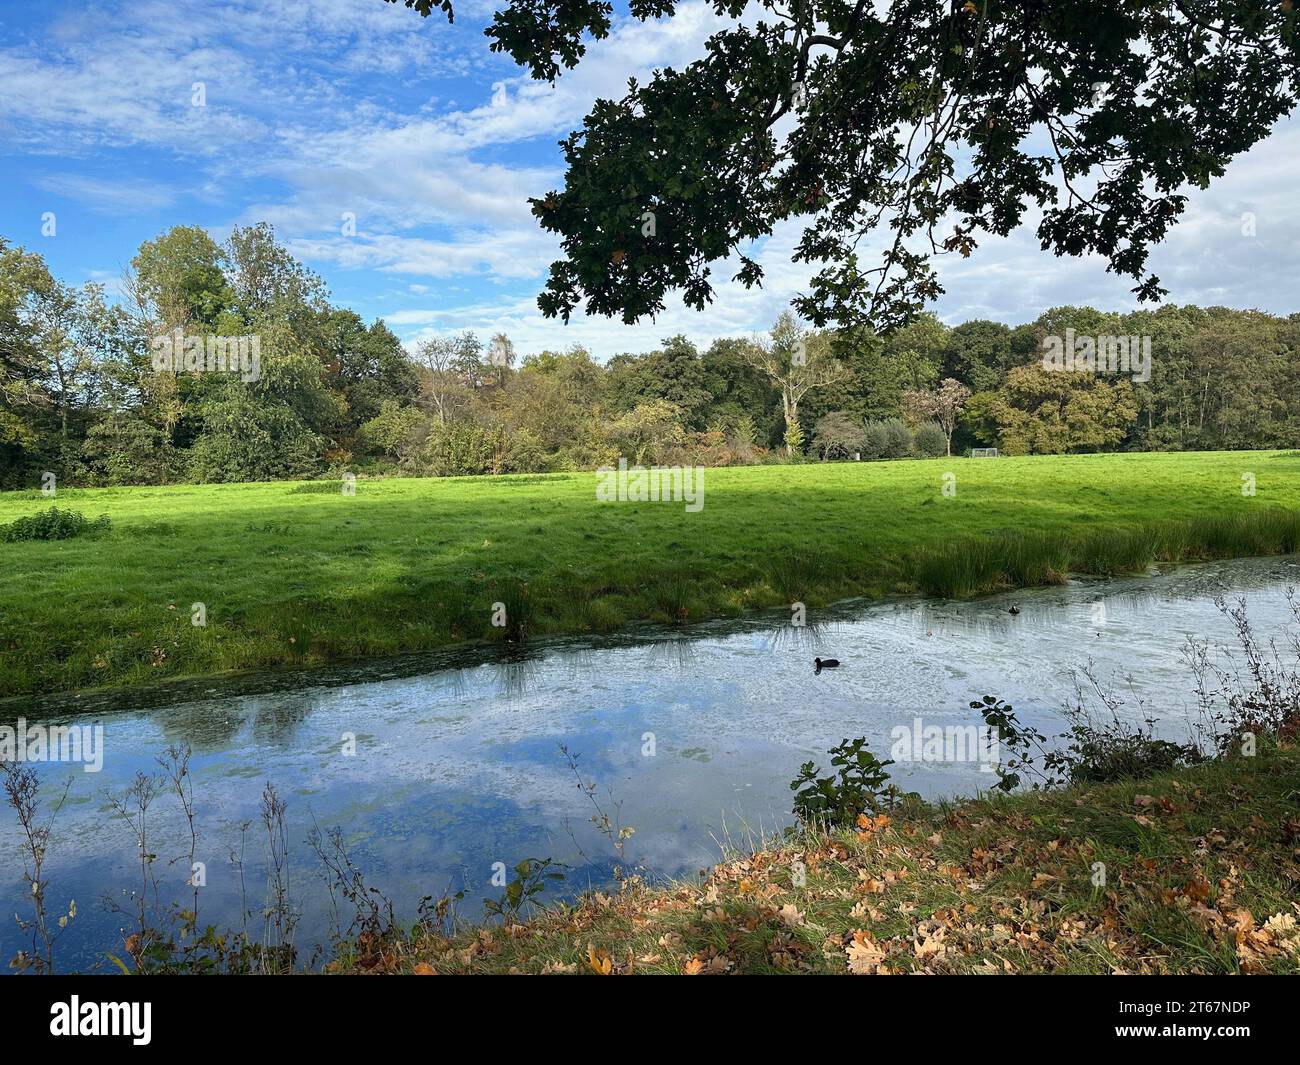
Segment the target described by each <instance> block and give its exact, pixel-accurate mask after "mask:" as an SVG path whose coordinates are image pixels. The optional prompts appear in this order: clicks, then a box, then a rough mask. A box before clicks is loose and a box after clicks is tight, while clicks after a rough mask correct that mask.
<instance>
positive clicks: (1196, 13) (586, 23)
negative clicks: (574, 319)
mask: <svg viewBox="0 0 1300 1065" xmlns="http://www.w3.org/2000/svg"><path fill="white" fill-rule="evenodd" d="M388 2H390V3H396V2H398V0H388ZM403 2H404V3H405V4H406V6H407V7H411V8H414V9H415V10H417V11H418V12H419V13H420V14H421V15H425V16H427V15H429V14H430V13H431V12H432V11H433V10H435V9H438V10H442V11H444V12H445V13H446V14H447V15H448V17H451V13H452V4H451V2H450V0H403ZM713 6H714V9H715V10H716V11H717V12H718V13H719V14H721V15H724V16H730V17H731V18H733V19H734V20H736V21H735V22H734V23H733V24H731V25H730V26H728V27H727V28H724V29H722V30H719V31H718V32H716V33H714V34H713V35H712V36H710V37H709V38H708V40H707V41H705V42H703V48H704V55H703V57H702V58H700V59H699V60H697V61H695V62H692V63H689V64H687V65H686V66H685V67H684V68H683V69H681V70H675V69H672V68H666V69H661V70H657V71H655V73H654V74H653V76H652V77H651V78H650V80H649V81H648V82H647V83H645V84H639V83H638V82H636V81H635V80H632V81H629V84H628V91H627V93H626V95H624V96H623V97H622V98H621V99H618V100H598V101H597V102H596V104H595V106H594V107H593V108H592V110H591V113H590V114H589V115H587V117H586V120H585V122H584V123H583V126H582V128H581V129H579V130H576V131H574V132H573V133H572V134H571V135H570V136H569V137H568V138H567V139H566V140H565V141H564V142H563V149H564V155H565V159H566V162H567V166H568V170H567V174H566V179H565V186H564V188H563V189H560V190H557V191H553V192H550V193H548V194H547V195H545V196H542V197H539V198H538V199H536V200H533V201H532V206H533V211H534V213H535V214H536V216H537V218H538V219H539V221H540V223H541V225H542V226H543V227H544V228H545V229H547V230H549V231H551V232H553V233H556V234H557V235H558V236H559V237H560V239H561V244H562V248H563V253H564V254H563V258H561V259H560V260H558V261H557V262H555V263H554V264H552V266H551V270H550V276H549V279H548V280H547V282H546V286H545V289H544V291H543V292H542V294H541V295H540V297H539V301H538V302H539V305H540V307H541V309H542V311H543V312H544V313H545V314H547V315H550V316H560V317H562V318H564V319H566V320H567V319H568V317H569V315H570V314H571V313H572V312H573V311H574V310H575V309H577V308H579V307H585V309H586V310H587V311H588V312H590V313H597V314H603V315H617V316H621V317H622V318H623V320H624V321H627V322H634V321H637V320H639V319H641V318H644V317H646V316H653V315H654V314H655V313H656V312H658V311H660V310H662V309H663V308H664V306H665V299H666V298H667V296H668V295H669V294H670V293H673V292H680V294H681V297H682V299H683V300H684V301H685V302H686V304H687V305H688V306H691V307H695V308H697V309H698V308H703V307H704V306H705V305H706V304H707V303H708V302H709V301H710V300H711V298H712V296H713V293H714V286H715V284H716V281H715V277H714V273H713V270H714V268H715V266H717V265H718V264H732V265H733V266H734V268H735V274H734V277H735V278H736V279H738V280H739V281H741V282H743V283H744V284H746V285H754V284H758V283H760V282H761V280H762V278H763V270H762V267H761V266H760V265H759V263H758V262H756V261H755V259H754V258H753V257H752V256H751V254H750V252H751V250H752V248H751V246H752V242H753V241H755V240H757V239H759V238H762V237H764V236H766V235H768V234H770V233H771V232H772V230H773V227H774V226H776V225H777V224H778V223H780V222H784V221H786V220H790V219H797V220H799V221H800V222H802V224H803V226H804V229H803V236H802V239H801V240H800V242H799V244H798V246H797V249H796V252H795V259H796V261H799V262H804V263H808V264H810V266H811V267H813V268H815V269H816V273H815V274H814V276H813V279H812V282H811V285H810V288H809V290H808V291H807V292H805V293H803V294H802V295H800V296H799V298H798V299H797V300H796V302H795V307H796V310H797V311H798V312H799V313H800V314H801V316H802V317H804V318H805V319H807V320H809V321H810V322H812V323H813V324H815V325H824V324H826V323H827V322H832V321H833V322H837V323H839V324H841V325H848V324H852V323H855V322H867V323H870V324H871V326H872V327H873V328H874V329H875V330H876V331H877V332H887V331H888V330H889V329H891V328H893V327H894V326H896V325H898V324H900V323H902V322H905V321H907V320H909V319H910V318H912V317H914V316H915V315H916V314H917V313H918V312H919V311H920V310H922V309H923V307H924V306H925V305H926V303H927V302H929V301H930V300H933V299H934V298H935V297H936V296H937V295H939V294H940V293H941V292H942V288H941V286H940V284H939V282H938V279H937V276H936V273H935V268H934V258H935V256H937V255H941V254H946V253H954V254H959V255H963V256H969V255H971V254H972V253H973V252H974V251H975V249H976V247H977V245H978V243H979V241H980V240H981V239H983V238H984V237H985V236H986V235H990V234H992V235H1000V236H1001V235H1006V234H1008V233H1010V232H1011V231H1012V230H1014V229H1016V228H1017V227H1019V226H1021V225H1022V224H1026V223H1029V222H1031V221H1033V220H1035V219H1036V227H1037V235H1038V238H1039V240H1040V242H1041V244H1042V247H1043V248H1044V249H1045V250H1049V251H1051V252H1053V253H1054V254H1056V255H1085V254H1094V255H1098V256H1101V257H1103V258H1104V259H1105V261H1106V262H1107V264H1108V268H1109V269H1110V270H1111V271H1114V272H1116V273H1118V274H1121V275H1124V276H1127V277H1130V278H1132V279H1133V280H1134V282H1135V288H1134V291H1135V292H1136V294H1137V295H1138V296H1139V298H1140V299H1142V300H1152V299H1155V298H1157V297H1159V296H1160V295H1161V294H1162V293H1163V289H1162V288H1161V285H1160V281H1159V278H1157V277H1156V276H1154V275H1153V274H1152V273H1151V272H1150V271H1149V270H1148V268H1147V258H1148V253H1149V251H1150V248H1151V247H1152V245H1154V244H1155V243H1157V242H1158V241H1160V240H1161V239H1162V238H1163V237H1164V236H1165V235H1166V234H1167V233H1168V232H1169V229H1170V227H1171V226H1173V225H1174V224H1175V222H1176V221H1177V219H1178V217H1179V215H1180V214H1181V213H1182V212H1183V210H1184V207H1185V204H1186V196H1185V193H1184V190H1185V189H1186V188H1188V187H1195V188H1204V187H1206V186H1208V185H1209V183H1210V182H1211V180H1213V179H1214V178H1216V177H1219V176H1221V175H1222V174H1223V172H1224V169H1225V167H1226V166H1227V164H1228V162H1229V161H1230V160H1231V159H1232V158H1233V157H1234V156H1237V155H1239V154H1240V153H1242V152H1244V151H1246V150H1247V149H1248V148H1250V147H1251V146H1252V145H1253V144H1255V143H1256V142H1258V141H1259V140H1261V139H1262V138H1264V137H1265V136H1267V134H1268V132H1269V130H1270V128H1271V127H1272V125H1273V123H1275V122H1276V121H1277V120H1278V119H1280V118H1282V117H1283V116H1285V115H1287V114H1289V113H1290V111H1291V110H1292V108H1293V107H1294V106H1295V102H1296V96H1297V90H1298V89H1300V35H1298V34H1297V17H1298V16H1297V12H1296V10H1295V7H1294V5H1293V3H1292V0H1116V2H1114V3H1108V4H1067V3H1052V2H1044V0H1038V2H1018V3H998V2H993V0H967V2H964V3H963V2H960V0H952V2H948V3H940V2H936V0H887V2H882V3H878V4H869V3H867V2H866V0H795V2H794V3H789V4H787V3H784V2H778V0H714V4H713ZM675 8H676V3H675V0H631V2H630V3H629V7H628V10H629V13H630V15H631V17H632V18H634V19H640V20H646V19H654V18H659V17H662V16H666V15H671V14H672V13H673V12H674V10H675ZM613 14H614V8H613V5H612V4H611V3H608V2H606V0H510V2H509V3H508V4H507V5H506V6H505V7H503V8H501V9H500V10H499V11H498V12H497V13H496V15H495V17H494V19H493V20H492V23H491V25H489V26H488V28H487V29H486V31H485V32H486V34H487V36H488V37H489V39H490V40H491V48H492V50H493V51H497V52H504V53H506V54H507V55H509V56H510V57H511V58H513V59H514V60H515V62H517V63H519V64H520V65H522V66H525V67H527V68H528V70H529V72H530V74H531V75H532V77H534V78H536V79H539V80H543V81H554V80H555V79H556V78H557V77H558V76H560V74H561V72H562V70H564V69H569V68H572V67H574V66H576V65H577V64H578V62H579V61H580V60H581V59H582V57H583V55H584V53H585V50H586V47H587V42H589V41H590V40H592V39H601V38H604V37H607V36H608V35H609V34H610V32H611V28H612V19H613ZM870 240H878V241H880V242H882V244H883V247H882V249H881V250H880V251H878V252H875V251H866V250H864V249H863V243H864V241H870Z"/></svg>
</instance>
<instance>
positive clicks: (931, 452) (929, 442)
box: [912, 422, 948, 459]
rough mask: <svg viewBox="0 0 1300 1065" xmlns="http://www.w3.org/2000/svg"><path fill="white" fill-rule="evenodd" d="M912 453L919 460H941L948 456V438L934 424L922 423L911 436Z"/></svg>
mask: <svg viewBox="0 0 1300 1065" xmlns="http://www.w3.org/2000/svg"><path fill="white" fill-rule="evenodd" d="M912 453H913V454H914V455H916V457H917V458H919V459H937V458H942V457H943V456H945V455H947V454H948V437H947V435H946V434H945V433H944V431H943V429H942V428H940V427H939V426H938V425H936V424H935V423H934V422H924V423H923V424H921V425H918V426H917V427H916V432H915V434H913V436H912Z"/></svg>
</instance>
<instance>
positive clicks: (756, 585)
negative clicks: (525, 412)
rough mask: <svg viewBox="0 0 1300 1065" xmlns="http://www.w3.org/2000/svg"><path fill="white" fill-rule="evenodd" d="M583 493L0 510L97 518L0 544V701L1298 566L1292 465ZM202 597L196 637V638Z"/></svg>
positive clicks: (771, 473) (936, 474) (928, 465)
mask: <svg viewBox="0 0 1300 1065" xmlns="http://www.w3.org/2000/svg"><path fill="white" fill-rule="evenodd" d="M948 473H952V474H955V477H956V481H955V494H952V495H945V494H944V493H943V491H942V490H943V487H944V483H945V474H948ZM1244 473H1250V474H1253V475H1254V477H1255V479H1256V494H1255V495H1254V496H1251V497H1247V496H1244V495H1243V493H1242V484H1243V480H1242V476H1243V474H1244ZM595 485H596V477H595V475H594V474H592V473H569V474H553V475H544V476H515V477H484V478H445V479H391V480H377V481H360V482H358V484H357V487H356V494H355V495H354V496H345V495H343V494H342V493H341V491H340V486H339V484H338V482H308V483H302V482H299V483H292V482H280V483H259V484H231V485H177V486H172V487H142V488H109V489H86V490H76V489H65V490H61V491H60V492H59V494H58V498H57V499H56V500H50V499H47V498H46V497H44V496H42V495H41V494H40V493H39V492H35V491H31V492H17V493H5V494H0V524H7V523H9V522H12V521H14V520H15V519H17V518H20V517H23V516H26V515H31V514H35V513H37V512H39V511H43V510H45V509H47V508H48V507H49V506H50V505H51V504H52V503H53V504H55V505H57V506H58V507H60V508H71V509H73V510H77V511H80V512H81V513H83V514H84V515H85V516H86V517H87V518H90V519H93V518H96V517H98V516H99V515H101V514H105V515H107V516H108V517H109V519H110V521H111V527H110V528H109V530H108V531H107V532H105V533H101V534H98V535H88V536H82V537H78V538H75V539H69V540H56V541H19V542H9V543H6V542H2V541H0V696H5V695H15V694H25V693H41V692H51V691H66V690H74V689H85V688H96V687H113V686H131V685H138V684H141V683H147V682H150V681H156V680H162V679H165V678H174V677H182V676H196V675H207V674H214V673H218V672H223V671H229V670H249V669H259V668H265V667H278V666H295V667H301V666H304V665H311V664H317V663H324V662H327V661H332V660H339V659H346V658H356V657H367V656H376V655H390V654H398V653H403V652H410V651H420V650H429V649H434V648H438V647H443V646H447V645H449V644H452V643H457V642H464V641H475V640H485V641H486V640H503V639H516V640H517V639H526V638H528V637H529V636H535V635H541V634H552V633H585V632H600V631H608V630H612V629H614V628H617V627H618V626H620V625H623V624H626V623H629V622H633V621H639V620H650V621H660V622H672V623H684V622H688V621H694V620H699V619H703V618H705V617H710V616H725V615H735V614H739V613H741V612H744V611H747V610H752V609H757V608H764V607H777V606H788V605H789V604H790V603H791V602H792V601H795V600H799V601H803V602H805V603H807V604H808V606H809V607H810V608H812V610H813V612H812V613H811V614H810V616H809V620H810V621H811V620H815V617H816V615H815V608H816V606H818V605H821V604H825V603H827V602H829V601H831V600H833V599H837V598H844V597H846V596H851V595H879V594H887V593H890V592H910V591H920V592H925V593H932V594H944V595H972V594H978V593H980V592H985V591H989V590H992V589H994V588H997V587H1004V586H1008V585H1027V584H1036V583H1047V582H1052V581H1058V580H1060V579H1062V577H1063V575H1064V574H1065V573H1066V572H1069V571H1073V572H1092V573H1114V572H1124V571H1131V570H1136V569H1141V568H1143V567H1144V566H1146V565H1147V564H1148V563H1150V562H1151V561H1153V560H1157V559H1162V560H1178V559H1196V558H1209V557H1232V556H1245V555H1254V554H1270V553H1278V552H1291V551H1295V550H1297V549H1298V548H1300V453H1297V452H1214V453H1197V454H1120V455H1079V456H1056V457H1034V458H1002V459H996V460H971V459H961V458H952V459H937V460H932V461H901V462H880V463H839V464H819V465H801V466H762V467H744V468H730V469H710V470H707V471H705V475H704V486H705V491H704V507H703V509H702V510H701V511H699V512H698V513H687V512H686V510H685V507H684V505H683V504H681V503H669V502H659V503H634V502H621V503H602V502H598V501H597V499H596V496H595ZM194 603H203V604H204V605H205V607H206V621H207V623H206V626H203V627H198V626H195V625H193V624H192V623H191V605H192V604H194ZM494 603H504V604H505V608H506V609H505V614H506V618H507V621H508V624H507V625H506V626H505V627H499V626H494V625H493V613H494V610H493V604H494Z"/></svg>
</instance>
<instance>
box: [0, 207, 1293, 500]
mask: <svg viewBox="0 0 1300 1065" xmlns="http://www.w3.org/2000/svg"><path fill="white" fill-rule="evenodd" d="M121 292H122V296H121V298H112V299H110V298H109V297H108V295H107V293H106V291H105V288H104V286H102V285H100V284H95V283H88V284H85V285H81V286H73V285H68V284H65V283H63V282H62V281H60V280H58V279H57V278H55V277H54V276H53V275H52V274H51V272H50V270H49V269H48V267H47V265H46V264H45V262H44V260H43V259H42V257H41V256H40V255H39V254H36V253H34V252H31V251H27V250H25V249H24V248H22V247H18V246H14V245H12V244H10V243H9V242H7V241H4V240H3V238H0V488H6V489H18V488H35V487H39V486H40V485H41V483H42V478H43V477H44V476H45V475H46V474H48V473H53V474H54V475H55V476H56V478H57V483H58V484H59V485H64V486H81V485H118V484H165V483H173V482H179V481H202V482H207V481H253V480H273V479H281V478H303V477H314V476H328V475H337V474H339V473H341V472H344V471H351V472H357V473H375V474H380V473H403V474H411V475H464V474H483V473H540V472H549V471H558V470H574V469H592V468H595V467H597V466H600V465H604V464H607V463H613V462H616V461H617V458H618V457H625V458H627V459H628V460H629V461H632V462H640V463H661V464H672V463H682V464H686V463H694V464H702V465H731V464H743V463H755V462H799V461H811V460H828V459H843V458H854V457H861V458H866V459H871V458H903V457H908V456H920V457H924V456H930V455H942V454H945V453H946V452H947V451H948V450H949V449H950V448H951V449H954V450H956V451H961V450H962V449H965V448H969V447H997V448H999V449H1001V451H1002V452H1003V453H1005V454H1059V453H1067V452H1088V451H1120V450H1217V449H1246V448H1271V447H1295V446H1300V314H1292V315H1290V316H1289V317H1286V318H1282V317H1279V316H1276V315H1272V314H1266V313H1263V312H1260V311H1254V310H1233V309H1229V308H1223V307H1209V308H1201V307H1195V306H1176V305H1164V306H1161V307H1159V308H1157V309H1144V310H1139V311H1133V312H1126V313H1113V312H1107V311H1102V310H1097V309H1094V308H1091V307H1057V308H1053V309H1051V310H1049V311H1046V312H1044V313H1043V314H1042V315H1040V316H1039V317H1038V318H1037V319H1035V320H1034V321H1033V322H1030V323H1027V324H1024V325H1018V326H1007V325H1004V324H1002V323H998V322H992V321H984V320H976V321H968V322H963V323H962V324H960V325H956V326H948V325H945V324H944V323H942V322H941V321H939V320H938V318H936V317H935V316H934V315H932V314H928V313H923V314H921V315H919V316H918V317H916V318H914V319H913V320H912V321H911V322H910V323H908V324H906V325H904V326H902V327H900V328H898V329H895V330H893V331H891V332H890V333H888V334H887V335H883V336H882V335H877V334H875V333H874V332H872V331H871V330H869V329H867V328H864V327H855V328H850V329H841V330H817V329H810V328H806V327H804V326H803V325H802V324H800V323H799V322H798V321H797V320H796V319H795V318H794V317H793V316H792V315H790V314H783V315H781V317H780V318H779V319H778V320H777V322H776V323H775V324H774V325H773V327H772V328H771V330H770V331H769V332H768V333H767V334H765V335H763V336H756V337H747V338H736V337H726V338H720V339H717V340H715V341H713V343H711V344H710V345H708V347H706V348H703V349H701V348H700V347H699V346H697V345H696V344H694V343H693V342H692V341H690V340H689V339H687V338H686V337H684V336H681V335H678V336H672V337H668V338H666V339H665V340H664V341H663V342H662V345H661V346H660V347H659V348H658V349H656V350H654V351H651V352H648V353H644V354H614V355H612V356H611V357H609V358H607V359H605V360H604V361H603V362H602V361H598V359H597V358H596V357H595V356H594V355H593V354H592V353H591V352H589V351H587V350H585V349H584V348H582V347H580V346H577V345H575V346H572V347H570V348H567V349H565V350H562V351H543V352H540V353H537V354H531V355H528V356H527V357H525V358H523V359H522V360H521V359H519V358H518V357H517V356H516V353H515V351H514V347H513V345H512V344H511V342H510V340H509V338H508V337H506V336H504V335H502V334H498V335H497V336H495V337H491V338H480V337H478V336H476V335H475V334H473V333H472V332H464V333H461V334H460V335H456V336H441V337H435V338H433V339H429V340H426V341H423V342H421V343H419V344H416V345H414V347H413V348H412V349H411V350H409V351H408V350H407V349H406V348H405V347H404V346H403V344H402V343H401V342H400V340H399V339H398V337H397V336H396V335H395V334H394V333H393V332H392V330H390V329H389V328H388V327H387V326H386V325H385V324H384V323H383V322H382V321H375V322H371V323H366V322H365V321H364V320H363V319H362V318H361V316H359V315H358V314H356V313H355V312H354V311H352V310H349V309H347V308H345V307H340V306H337V305H335V304H334V303H333V302H332V301H331V300H330V298H329V295H328V293H327V291H326V289H325V286H324V284H323V283H322V281H321V279H320V278H319V277H318V276H317V275H316V274H314V273H313V272H312V271H310V270H309V269H307V268H306V267H305V266H303V265H302V264H301V263H299V262H298V261H296V260H295V259H294V257H293V256H292V255H291V254H290V253H289V252H288V250H287V249H286V248H285V247H284V246H283V245H281V244H280V243H279V242H278V241H277V240H276V238H275V235H274V232H273V231H272V229H271V227H270V226H268V225H266V224H265V223H259V224H257V225H253V226H248V227H241V228H237V229H235V230H234V231H233V232H232V234H231V236H230V238H229V239H228V240H227V241H225V242H224V243H221V244H218V243H217V242H216V241H214V240H213V239H212V238H211V237H210V236H209V235H208V233H207V232H206V231H205V230H203V229H201V228H198V227H193V226H177V227H174V228H172V229H170V230H168V231H167V232H166V233H163V234H162V235H160V236H159V237H157V238H156V239H154V240H149V241H145V242H144V243H143V244H141V245H140V248H139V249H138V251H137V253H136V255H135V256H134V258H133V259H132V260H131V264H130V267H129V269H128V270H127V272H126V274H125V276H124V278H123V283H122V286H121ZM177 330H180V331H181V334H180V335H183V336H184V337H186V338H187V343H189V344H190V345H191V348H190V349H188V350H189V354H190V362H189V363H188V364H186V363H185V362H184V360H183V359H182V358H181V356H180V354H178V355H177V358H176V363H175V366H174V368H173V367H172V366H170V365H168V366H167V367H166V368H161V369H160V368H159V359H158V351H159V345H160V338H165V337H170V336H172V335H175V333H176V331H177ZM1065 336H1069V337H1075V336H1078V337H1084V338H1107V337H1134V338H1139V337H1140V338H1149V345H1150V351H1151V363H1150V372H1149V375H1146V376H1149V379H1148V380H1137V379H1135V377H1136V376H1137V375H1131V374H1125V373H1116V372H1107V370H1106V368H1105V365H1104V361H1103V365H1102V368H1101V369H1100V370H1099V371H1098V372H1054V371H1052V370H1050V369H1047V368H1045V366H1044V363H1043V352H1044V350H1046V349H1047V348H1048V347H1049V346H1050V343H1051V341H1052V338H1056V344H1057V346H1058V347H1059V344H1060V339H1059V338H1061V337H1065ZM237 337H243V338H248V337H252V338H255V339H256V341H257V344H256V348H255V350H256V351H257V353H258V358H259V363H260V365H259V366H258V367H257V370H256V373H252V374H250V373H248V372H243V373H237V372H222V371H220V370H218V371H215V372H214V371H213V370H212V368H211V362H210V361H208V362H207V363H205V362H204V351H205V346H204V345H205V339H206V338H237ZM189 338H194V339H193V340H190V339H189ZM167 345H168V349H169V350H170V346H171V344H170V340H168V341H167ZM212 347H213V344H212V342H211V341H208V342H207V351H208V352H210V351H211V350H212ZM177 348H178V352H179V345H178V346H177ZM218 349H220V346H219V345H218ZM229 350H231V351H234V350H235V347H234V345H233V344H232V345H231V346H230V348H229ZM240 350H245V349H240ZM247 369H248V367H247V364H245V366H244V370H245V371H247Z"/></svg>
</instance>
